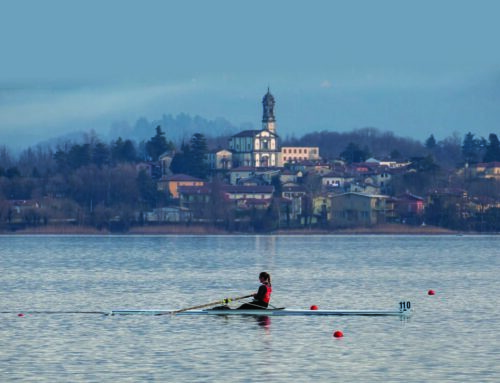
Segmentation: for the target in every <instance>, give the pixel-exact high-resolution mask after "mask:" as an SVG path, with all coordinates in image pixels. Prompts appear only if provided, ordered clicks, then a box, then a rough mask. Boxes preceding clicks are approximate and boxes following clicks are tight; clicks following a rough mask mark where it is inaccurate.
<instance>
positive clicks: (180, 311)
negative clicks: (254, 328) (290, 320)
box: [157, 294, 254, 315]
mask: <svg viewBox="0 0 500 383" xmlns="http://www.w3.org/2000/svg"><path fill="white" fill-rule="evenodd" d="M253 296H254V294H248V295H243V296H242V297H235V298H224V299H222V300H219V301H215V302H210V303H205V304H203V305H198V306H192V307H187V308H185V309H180V310H175V311H170V312H168V313H160V314H157V315H165V314H171V315H175V314H178V313H182V312H184V311H189V310H194V309H201V308H204V307H210V306H215V305H221V304H222V305H226V304H228V303H230V302H233V301H239V300H240V299H245V298H250V297H253Z"/></svg>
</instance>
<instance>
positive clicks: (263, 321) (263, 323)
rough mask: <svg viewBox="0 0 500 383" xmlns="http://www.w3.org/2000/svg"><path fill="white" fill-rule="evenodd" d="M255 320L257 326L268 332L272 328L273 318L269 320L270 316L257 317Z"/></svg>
mask: <svg viewBox="0 0 500 383" xmlns="http://www.w3.org/2000/svg"><path fill="white" fill-rule="evenodd" d="M255 320H256V321H257V324H258V325H259V326H260V327H263V328H264V329H266V330H267V331H269V329H270V328H271V318H269V316H267V315H261V316H257V317H255Z"/></svg>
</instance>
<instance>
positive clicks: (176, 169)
mask: <svg viewBox="0 0 500 383" xmlns="http://www.w3.org/2000/svg"><path fill="white" fill-rule="evenodd" d="M190 155H191V150H190V148H189V145H186V144H185V143H184V142H183V143H182V145H181V151H180V152H177V153H175V155H174V158H172V163H171V164H170V170H171V171H172V173H174V174H189V166H190V162H189V160H190Z"/></svg>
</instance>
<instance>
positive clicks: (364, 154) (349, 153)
mask: <svg viewBox="0 0 500 383" xmlns="http://www.w3.org/2000/svg"><path fill="white" fill-rule="evenodd" d="M368 156H369V152H368V148H367V147H365V149H364V150H361V148H360V147H359V146H358V145H357V144H355V143H354V142H349V144H348V145H347V147H346V148H345V149H344V151H343V152H342V153H340V157H342V158H343V159H344V160H346V161H347V162H348V163H349V164H352V163H353V162H363V161H365V160H366V159H367V158H368Z"/></svg>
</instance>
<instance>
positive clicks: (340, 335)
mask: <svg viewBox="0 0 500 383" xmlns="http://www.w3.org/2000/svg"><path fill="white" fill-rule="evenodd" d="M343 336H344V333H343V332H342V331H339V330H337V331H335V332H334V333H333V337H334V338H342V337H343Z"/></svg>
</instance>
